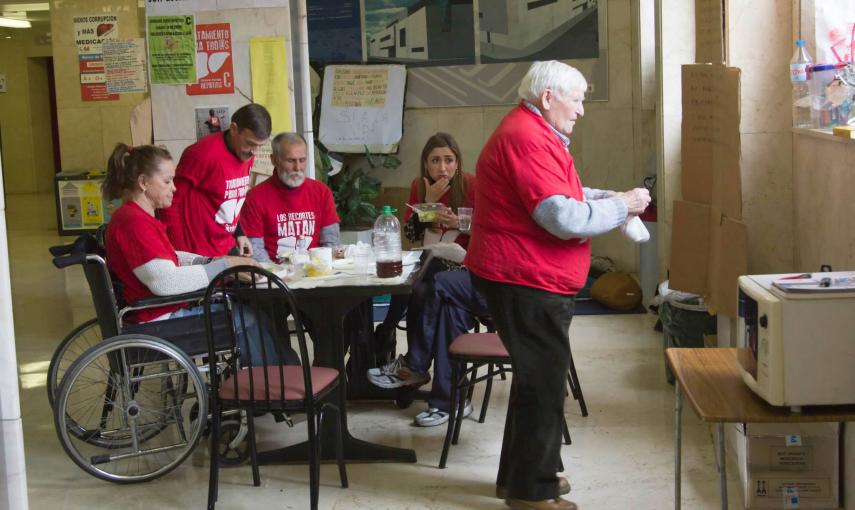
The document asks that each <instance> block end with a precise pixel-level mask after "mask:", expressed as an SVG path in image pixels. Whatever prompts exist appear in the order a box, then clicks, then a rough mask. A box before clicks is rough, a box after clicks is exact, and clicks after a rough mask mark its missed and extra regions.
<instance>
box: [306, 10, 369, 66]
mask: <svg viewBox="0 0 855 510" xmlns="http://www.w3.org/2000/svg"><path fill="white" fill-rule="evenodd" d="M306 10H307V12H308V15H309V20H308V24H309V53H310V55H309V59H310V60H311V61H312V62H314V63H317V64H319V65H323V64H326V63H336V64H358V63H360V62H362V28H361V26H360V11H359V0H312V1H311V2H307V5H306Z"/></svg>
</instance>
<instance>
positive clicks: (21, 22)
mask: <svg viewBox="0 0 855 510" xmlns="http://www.w3.org/2000/svg"><path fill="white" fill-rule="evenodd" d="M32 26H33V25H32V24H31V23H30V22H29V21H27V20H25V19H12V18H0V27H7V28H30V27H32Z"/></svg>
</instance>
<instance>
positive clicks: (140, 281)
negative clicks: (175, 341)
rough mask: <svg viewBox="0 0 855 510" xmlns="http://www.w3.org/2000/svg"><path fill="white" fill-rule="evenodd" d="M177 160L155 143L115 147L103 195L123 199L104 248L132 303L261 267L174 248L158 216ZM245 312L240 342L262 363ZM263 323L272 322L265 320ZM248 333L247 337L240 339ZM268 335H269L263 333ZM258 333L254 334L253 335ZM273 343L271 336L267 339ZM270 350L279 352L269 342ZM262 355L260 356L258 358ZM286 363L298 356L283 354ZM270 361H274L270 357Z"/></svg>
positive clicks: (167, 201)
mask: <svg viewBox="0 0 855 510" xmlns="http://www.w3.org/2000/svg"><path fill="white" fill-rule="evenodd" d="M174 177H175V163H174V162H173V160H172V156H171V155H170V154H169V152H168V151H166V150H164V149H162V148H160V147H155V146H153V145H143V146H139V147H130V146H128V145H125V144H123V143H119V144H117V145H116V148H115V149H114V150H113V153H112V155H111V156H110V159H109V160H108V162H107V175H106V177H105V179H104V184H103V188H102V191H103V194H104V197H105V198H106V199H107V200H112V199H115V198H121V199H122V200H123V204H122V206H121V207H120V208H119V209H118V210H116V212H115V213H114V214H113V216H112V218H111V219H110V223H109V225H108V226H107V232H106V240H105V248H106V254H107V267H108V269H109V270H110V273H111V274H113V275H114V276H115V278H117V279H118V280H119V282H120V283H121V284H122V286H123V297H124V300H125V301H126V302H127V303H129V304H132V303H134V302H136V301H138V300H140V299H145V298H150V297H153V296H169V295H175V294H183V293H186V292H193V291H196V290H200V289H204V288H205V287H206V286H207V285H208V283H209V282H210V281H211V280H212V279H213V278H214V277H215V276H216V275H218V274H219V273H220V272H222V271H223V270H225V269H227V268H229V267H232V266H240V265H247V266H257V265H258V263H257V262H255V261H254V260H253V259H251V258H248V257H234V256H225V257H216V258H213V259H211V258H208V257H203V256H200V255H197V254H194V253H188V252H182V251H176V250H175V248H174V247H173V246H172V243H170V241H169V238H168V237H167V235H166V227H165V226H164V224H163V223H161V222H160V221H159V220H157V219H156V218H155V211H156V210H158V209H162V208H166V207H169V206H170V205H171V203H172V197H173V194H174V193H175V184H174V183H173V179H174ZM202 313H203V308H202V306H199V305H196V306H191V304H190V303H184V304H170V305H164V306H159V307H154V308H146V309H142V310H136V311H134V312H130V313H129V314H128V316H127V319H128V320H130V321H133V322H136V323H144V322H151V321H159V320H164V319H172V318H179V317H188V316H197V315H198V316H200V321H201V320H202V318H201V315H202ZM257 320H259V318H257V317H254V316H252V315H245V316H244V321H245V322H246V324H244V325H242V326H245V327H238V328H236V330H237V331H238V332H239V333H238V341H239V342H241V343H242V344H243V345H246V343H247V342H248V343H250V344H252V345H251V346H249V349H246V348H244V349H243V351H244V352H247V351H249V352H250V353H251V357H252V361H253V364H256V365H257V364H260V363H261V359H260V354H261V351H262V349H261V346H259V345H257V344H258V343H259V342H260V340H259V339H258V335H257V333H256V332H257V330H258V328H257V327H255V324H254V323H255V321H257ZM261 322H262V327H265V328H267V327H268V326H267V325H266V324H265V323H264V321H263V320H262V321H261ZM242 332H246V336H247V337H249V338H242V336H243V335H242ZM262 336H264V337H266V338H268V339H269V338H270V335H262ZM253 337H254V338H253ZM268 342H269V340H268ZM265 350H266V352H268V353H270V352H275V349H273V348H272V346H265ZM256 357H258V358H259V359H255V358H256ZM284 357H285V358H286V363H287V362H288V361H289V360H290V361H293V360H294V359H297V357H296V353H294V352H293V351H290V352H289V353H285V354H284ZM267 361H268V363H269V362H270V361H271V360H270V359H269V357H268V359H267Z"/></svg>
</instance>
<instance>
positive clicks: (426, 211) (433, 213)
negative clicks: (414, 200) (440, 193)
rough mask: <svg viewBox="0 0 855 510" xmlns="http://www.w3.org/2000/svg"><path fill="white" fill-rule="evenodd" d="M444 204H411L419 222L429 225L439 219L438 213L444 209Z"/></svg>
mask: <svg viewBox="0 0 855 510" xmlns="http://www.w3.org/2000/svg"><path fill="white" fill-rule="evenodd" d="M445 207H446V206H445V204H440V203H438V202H425V203H422V204H413V205H412V208H413V210H415V211H416V214H418V215H419V221H421V222H422V223H431V222H434V221H436V220H438V219H439V212H440V211H442V210H444V209H445Z"/></svg>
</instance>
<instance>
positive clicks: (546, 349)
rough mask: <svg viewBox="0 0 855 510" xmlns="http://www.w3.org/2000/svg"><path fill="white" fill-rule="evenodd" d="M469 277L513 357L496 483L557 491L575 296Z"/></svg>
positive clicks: (522, 494) (515, 490) (517, 494)
mask: <svg viewBox="0 0 855 510" xmlns="http://www.w3.org/2000/svg"><path fill="white" fill-rule="evenodd" d="M472 283H473V284H474V285H475V288H476V289H478V290H479V291H480V292H481V293H482V294H483V295H484V297H485V298H486V300H487V306H488V307H489V309H490V314H491V315H492V317H493V322H494V323H495V326H496V332H497V333H498V334H499V336H500V337H501V339H502V343H503V344H505V347H506V348H507V349H508V353H509V354H510V355H511V360H512V361H513V372H514V375H513V380H512V383H511V394H510V400H509V401H508V415H507V418H506V420H505V435H504V438H503V440H502V454H501V457H500V459H499V473H498V476H497V478H496V484H497V485H500V486H502V487H505V488H507V490H508V494H509V495H510V497H513V498H518V499H524V500H533V501H538V500H543V499H552V498H557V497H558V477H556V475H555V473H556V471H557V469H558V466H559V465H560V463H561V433H562V427H563V424H564V399H565V396H566V393H565V391H566V390H565V385H566V384H567V370H568V369H569V363H570V338H569V336H568V330H569V328H570V321H571V319H572V318H573V309H574V305H575V296H571V295H563V294H555V293H551V292H547V291H544V290H540V289H534V288H531V287H524V286H521V285H511V284H507V283H499V282H494V281H490V280H485V279H483V278H480V277H478V276H476V275H474V274H473V275H472Z"/></svg>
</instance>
